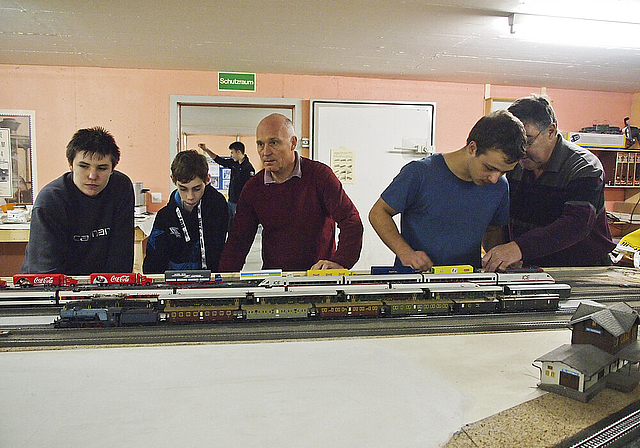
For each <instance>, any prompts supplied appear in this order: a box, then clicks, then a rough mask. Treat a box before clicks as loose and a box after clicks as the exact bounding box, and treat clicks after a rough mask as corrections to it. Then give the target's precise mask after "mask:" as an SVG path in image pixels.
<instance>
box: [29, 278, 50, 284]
mask: <svg viewBox="0 0 640 448" xmlns="http://www.w3.org/2000/svg"><path fill="white" fill-rule="evenodd" d="M33 283H35V284H42V285H49V284H51V285H52V284H53V277H36V278H34V279H33Z"/></svg>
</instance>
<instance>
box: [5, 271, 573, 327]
mask: <svg viewBox="0 0 640 448" xmlns="http://www.w3.org/2000/svg"><path fill="white" fill-rule="evenodd" d="M373 271H374V272H377V273H374V274H357V275H352V273H350V272H349V271H346V270H345V271H343V270H340V271H309V272H307V273H306V274H307V275H296V276H293V275H286V274H284V275H283V273H282V272H280V271H259V272H254V273H240V275H239V276H236V277H235V278H232V279H225V280H223V279H222V277H221V276H220V275H215V274H214V275H213V276H212V275H211V273H210V272H209V271H195V272H194V271H185V272H172V271H168V272H167V273H166V275H165V278H164V280H163V281H158V282H153V280H152V279H150V278H148V277H145V276H143V275H140V274H117V273H96V274H92V275H91V276H90V277H89V282H87V283H84V284H83V283H82V282H78V280H76V279H74V278H72V277H68V276H64V275H62V274H53V275H51V274H50V275H46V276H43V275H16V276H14V278H13V285H8V284H6V285H4V288H3V289H2V290H0V308H9V307H12V308H16V307H17V308H19V307H26V306H29V307H34V306H42V307H47V306H48V307H59V308H60V307H61V309H60V315H59V318H57V319H56V321H55V322H54V326H55V327H62V328H65V327H119V326H130V325H164V324H187V323H207V322H209V323H213V322H230V321H266V320H283V319H297V320H318V319H324V320H327V319H345V318H357V317H373V318H375V317H378V318H384V317H401V316H436V315H439V316H442V315H457V314H459V315H469V314H493V313H510V312H523V311H526V312H528V311H555V310H557V309H558V304H559V301H560V300H561V299H565V298H567V297H569V295H570V292H571V287H570V286H569V285H568V284H564V283H556V282H555V281H554V279H553V277H551V275H549V274H548V273H546V272H543V271H527V272H509V273H474V272H469V271H470V270H469V268H468V267H447V268H438V271H439V272H442V273H439V274H436V273H419V272H408V273H387V274H384V273H380V272H381V269H380V268H376V269H375V270H373ZM389 271H390V269H388V268H387V269H386V272H389Z"/></svg>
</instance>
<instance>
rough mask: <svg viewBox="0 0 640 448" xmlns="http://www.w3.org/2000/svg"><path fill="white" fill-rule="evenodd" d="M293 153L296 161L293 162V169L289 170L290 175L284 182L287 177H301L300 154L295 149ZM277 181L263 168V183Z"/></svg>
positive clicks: (274, 182)
mask: <svg viewBox="0 0 640 448" xmlns="http://www.w3.org/2000/svg"><path fill="white" fill-rule="evenodd" d="M295 155H296V163H295V165H294V167H293V171H292V172H291V175H290V176H289V177H287V178H286V179H285V182H286V181H288V180H289V179H291V178H292V177H300V178H301V177H302V169H301V167H300V156H299V155H298V152H297V151H295ZM277 183H278V182H277V181H276V180H275V179H274V178H273V176H272V175H271V172H270V171H266V170H265V172H264V184H265V185H268V184H277ZM283 183H284V182H283Z"/></svg>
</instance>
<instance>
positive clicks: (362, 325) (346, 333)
mask: <svg viewBox="0 0 640 448" xmlns="http://www.w3.org/2000/svg"><path fill="white" fill-rule="evenodd" d="M567 323H568V316H567V315H565V314H562V313H522V314H513V315H481V316H442V317H431V316H430V317H402V318H389V319H376V318H362V319H341V320H335V321H314V322H309V321H303V320H301V321H267V322H258V323H250V324H248V323H246V322H234V323H215V324H186V325H159V326H151V327H117V328H102V329H86V328H74V329H52V328H49V327H37V326H32V327H21V328H16V329H11V330H10V331H11V334H10V335H9V336H8V337H4V338H2V339H0V349H2V348H5V349H7V348H25V347H31V348H38V347H65V346H88V345H94V346H108V345H146V344H179V343H194V342H252V341H282V340H298V339H326V338H358V337H384V336H404V335H429V334H446V333H485V332H503V331H504V332H507V331H526V330H548V329H560V328H566V327H567Z"/></svg>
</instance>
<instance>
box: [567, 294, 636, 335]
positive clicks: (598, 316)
mask: <svg viewBox="0 0 640 448" xmlns="http://www.w3.org/2000/svg"><path fill="white" fill-rule="evenodd" d="M589 319H591V320H593V321H594V322H596V323H597V324H598V325H600V326H601V327H602V328H603V329H604V330H606V331H607V332H608V333H610V334H611V335H612V336H614V337H618V336H620V335H622V334H624V333H627V332H629V331H630V330H631V328H632V327H633V325H634V324H635V322H636V320H637V319H638V313H636V312H635V311H634V310H633V308H631V307H630V306H629V305H627V304H626V303H624V302H619V303H615V304H613V305H610V306H604V305H601V304H599V303H596V302H592V301H585V302H581V303H580V305H579V306H578V309H577V310H576V312H575V313H574V315H573V316H572V317H571V320H570V321H569V323H570V324H571V325H575V324H576V323H578V322H582V321H585V320H589Z"/></svg>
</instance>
